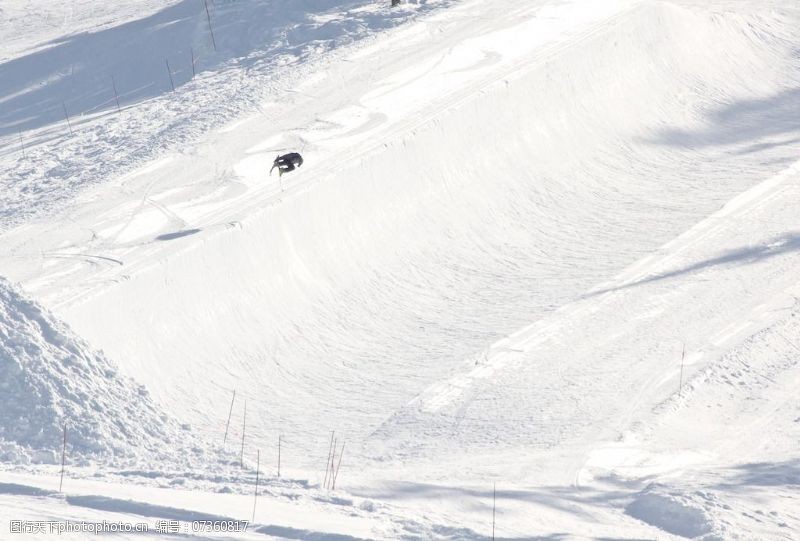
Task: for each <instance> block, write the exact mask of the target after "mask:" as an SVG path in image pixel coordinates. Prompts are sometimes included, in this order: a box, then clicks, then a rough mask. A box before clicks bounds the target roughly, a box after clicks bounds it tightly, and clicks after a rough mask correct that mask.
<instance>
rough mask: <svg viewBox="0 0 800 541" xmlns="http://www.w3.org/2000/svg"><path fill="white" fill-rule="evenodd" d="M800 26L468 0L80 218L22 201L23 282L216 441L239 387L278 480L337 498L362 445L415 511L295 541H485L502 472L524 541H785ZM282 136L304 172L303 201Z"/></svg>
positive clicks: (268, 106)
mask: <svg viewBox="0 0 800 541" xmlns="http://www.w3.org/2000/svg"><path fill="white" fill-rule="evenodd" d="M339 7H341V6H339ZM332 9H333V8H332ZM351 18H352V16H351ZM798 21H800V13H799V12H798V9H797V6H794V5H793V4H792V3H791V2H781V1H778V0H775V1H770V2H767V3H763V4H762V3H760V4H759V5H758V6H753V5H749V4H747V3H745V2H736V1H728V0H719V1H713V2H690V1H688V0H686V1H677V2H658V1H633V0H631V1H627V0H620V1H614V2H604V3H596V2H584V1H579V0H574V1H568V2H558V3H551V2H547V1H541V2H519V1H514V0H496V1H494V2H487V1H484V0H472V1H465V2H461V3H458V4H454V5H452V6H449V7H448V8H447V9H445V10H441V11H437V12H433V13H430V14H428V15H425V16H423V17H420V18H418V19H415V20H414V21H413V22H410V23H409V24H408V25H405V26H401V27H399V28H397V29H394V30H392V31H389V32H386V33H385V34H382V35H380V36H378V37H376V38H375V39H374V40H371V41H368V42H361V43H359V44H357V45H356V46H354V47H345V48H341V49H338V50H337V53H336V54H335V55H332V56H331V57H330V58H328V59H326V60H325V61H317V60H315V59H314V58H313V55H311V56H309V57H308V58H306V61H305V62H303V63H302V68H298V69H301V70H303V73H304V74H312V73H313V74H314V76H311V77H304V80H303V81H302V82H301V81H300V80H299V79H287V80H291V81H292V82H291V84H290V85H287V87H286V88H284V89H282V90H281V89H278V88H276V91H275V92H274V94H273V95H272V96H271V97H270V99H269V101H260V100H261V98H263V97H264V96H263V95H261V94H259V95H258V96H259V98H258V100H256V101H258V105H259V112H258V113H257V114H254V115H251V116H248V115H242V116H241V117H240V118H239V119H238V120H237V121H236V122H233V123H231V124H229V125H227V126H225V127H224V128H221V129H218V130H212V131H209V132H207V133H205V134H204V135H202V136H199V135H197V139H196V140H193V141H194V142H193V144H192V145H191V146H188V147H187V148H186V149H185V150H183V151H182V152H180V153H167V154H163V155H162V158H161V159H159V160H155V161H148V163H147V164H146V165H145V166H143V167H141V168H139V169H137V170H134V171H130V172H128V173H126V174H123V175H121V176H114V177H113V178H107V177H106V176H105V175H99V174H98V173H99V171H104V172H108V173H113V172H114V171H117V169H115V168H114V167H115V166H114V165H113V164H112V165H111V166H108V165H107V164H102V165H99V166H98V167H99V168H100V169H98V170H95V171H90V172H89V173H88V175H87V180H85V181H84V180H82V179H78V180H77V181H76V185H75V189H71V190H69V191H68V193H67V194H66V197H65V200H64V201H62V202H61V203H60V205H62V207H61V208H63V210H62V211H60V212H58V213H55V214H53V213H50V214H47V213H46V211H47V209H50V210H52V207H50V206H49V202H48V201H50V200H51V198H50V196H49V195H47V194H46V193H44V192H41V191H40V190H38V189H37V190H35V191H34V194H33V195H32V196H31V197H30V198H28V197H26V196H24V195H20V196H19V199H18V201H19V205H21V206H22V207H24V208H25V209H26V210H24V211H23V214H24V213H26V212H27V211H28V210H31V211H32V212H31V214H30V215H28V214H25V216H32V215H38V216H41V218H40V219H28V218H24V220H23V221H25V222H26V223H25V224H24V225H22V226H20V227H16V228H13V229H10V230H9V231H7V232H6V233H4V234H3V235H2V236H1V237H0V242H1V243H2V247H3V249H2V253H1V254H0V265H1V266H2V268H3V272H4V273H5V274H7V275H8V276H9V277H11V278H12V279H13V280H15V281H19V282H21V283H22V284H23V286H24V287H25V288H26V290H28V291H30V292H31V293H32V294H33V295H34V296H35V297H36V298H37V299H40V300H41V302H43V303H45V304H46V305H47V306H48V307H50V308H51V309H52V310H54V311H55V313H56V314H58V316H59V317H61V318H63V319H64V320H66V321H67V322H68V323H69V324H70V325H71V326H72V327H73V328H74V329H76V330H77V332H78V333H79V334H80V335H81V336H82V337H84V338H86V339H87V340H89V342H90V343H91V344H92V345H93V346H95V347H101V348H102V349H103V350H104V351H105V352H107V354H108V355H109V356H110V357H111V358H112V359H114V360H115V361H116V362H117V363H118V364H119V366H120V370H121V372H123V373H124V374H125V376H126V377H132V378H134V379H135V380H136V381H138V382H140V383H141V384H143V385H144V386H145V387H146V388H147V389H148V391H149V392H150V393H152V396H153V397H154V399H155V401H156V403H158V404H159V406H161V407H163V408H164V409H165V410H167V411H170V412H171V413H173V414H174V415H175V416H176V417H178V418H180V419H181V420H183V421H186V422H190V423H191V424H192V425H193V426H195V427H197V429H198V430H199V432H200V433H201V434H203V435H205V436H207V437H208V438H209V439H210V441H215V442H217V441H219V440H220V439H221V435H222V433H223V432H224V431H225V425H226V419H227V416H228V411H229V410H228V408H229V407H230V404H231V402H230V401H231V395H232V393H233V391H234V390H235V391H236V397H237V400H236V401H235V402H234V404H233V415H234V418H235V419H236V422H235V423H234V428H233V429H232V433H231V436H230V438H231V439H232V440H233V441H236V442H237V444H236V447H237V450H238V442H239V441H240V438H241V439H242V440H243V441H245V443H246V445H245V447H244V449H245V457H246V462H247V463H248V464H249V465H250V467H252V466H253V464H252V463H253V459H254V455H255V452H256V450H258V449H261V450H266V449H268V450H270V451H269V452H270V454H272V453H273V451H274V446H275V440H276V439H277V436H278V435H282V436H283V438H284V439H283V442H284V447H283V449H284V453H285V454H284V460H288V461H289V462H290V463H291V464H292V465H293V467H295V468H296V469H297V471H296V472H295V473H296V474H297V475H296V477H302V478H307V479H308V480H309V486H314V485H316V484H317V483H319V482H321V481H322V476H323V473H322V471H320V470H321V465H322V464H324V462H325V456H326V452H327V450H328V445H329V443H328V441H329V438H330V431H331V430H335V431H336V436H337V438H338V440H339V442H340V443H341V442H342V441H344V442H345V443H346V444H347V451H346V454H345V459H346V461H345V468H346V471H345V474H346V477H344V479H346V480H344V481H342V486H343V487H344V488H345V489H346V490H347V491H348V492H349V493H350V495H345V496H343V497H344V498H353V497H355V498H366V499H368V500H370V501H377V502H381V505H386V506H389V507H387V508H386V509H390V510H386V509H384V508H382V513H383V511H386V514H385V515H384V514H382V513H380V514H379V515H380V516H378V517H377V518H376V520H377V523H378V526H376V527H375V528H376V529H372V530H369V529H368V530H362V529H359V528H361V526H355V525H354V526H352V528H353V529H352V530H349V528H348V527H345V528H344V529H342V528H341V527H340V526H341V524H342V523H341V522H337V521H338V520H339V519H338V518H331V519H330V520H329V521H328V522H325V521H323V522H324V524H322V525H319V526H318V527H315V528H314V529H309V528H304V527H303V523H302V522H303V519H302V517H300V518H297V517H296V518H294V519H293V520H289V519H288V518H287V521H286V522H284V523H283V524H282V525H280V528H277V529H276V528H273V529H267V530H265V531H264V532H263V533H266V534H268V535H274V536H276V537H286V538H291V537H294V538H303V537H310V536H312V535H315V536H319V537H320V538H323V539H324V538H325V536H329V537H330V538H334V539H335V538H337V537H336V536H337V535H339V536H341V535H352V536H353V537H356V538H358V537H370V538H372V537H374V538H410V539H415V538H437V537H438V538H446V539H460V538H487V537H488V536H489V535H490V529H489V527H490V523H488V522H487V516H489V515H490V513H491V505H492V492H491V484H492V483H497V485H498V488H499V493H498V498H499V504H500V508H501V513H500V519H501V520H500V524H499V526H500V530H499V532H500V535H501V536H504V537H507V538H522V539H527V538H531V537H534V536H551V537H553V538H558V537H559V536H567V537H568V536H578V537H595V538H602V537H606V538H607V537H620V536H625V537H632V536H633V537H640V538H641V537H646V538H653V537H658V538H670V536H683V537H695V538H704V539H708V540H710V539H714V538H725V539H727V538H743V539H748V538H753V537H756V538H784V539H791V538H793V537H796V535H797V532H798V531H800V517H798V515H797V512H796V511H795V509H796V503H797V497H796V495H795V493H796V492H797V490H796V489H797V486H798V484H800V479H798V469H797V459H798V457H797V454H796V441H797V436H798V429H799V427H800V423H798V420H797V419H798V411H797V405H796V401H795V400H794V399H793V396H794V393H793V389H795V388H796V384H797V382H798V369H797V358H798V357H797V352H798V350H797V349H796V344H800V335H798V328H797V326H796V322H795V321H794V320H795V319H796V317H795V315H794V314H795V313H796V312H797V304H796V296H797V282H796V279H795V277H794V276H795V273H793V272H792V271H793V269H795V268H796V265H797V263H798V260H797V258H798V251H797V247H798V246H800V244H799V243H798V240H797V239H798V237H797V235H798V231H800V224H799V223H798V218H797V214H796V212H795V203H796V201H797V200H798V193H797V190H798V188H797V186H798V180H800V166H798V161H797V160H798V158H800V152H799V151H800V133H798V132H799V129H798V126H797V124H796V122H795V118H796V116H797V112H798V111H800V94H798V92H797V88H798V82H800V71H798V68H800V60H799V59H798V57H797V50H798V45H800V44H798V42H797V35H796V31H795V30H796V28H797V23H798ZM350 24H351V23H350V22H349V21H344V22H342V23H341V25H340V26H339V27H337V28H339V29H340V30H341V29H342V28H344V29H347V28H349V25H350ZM376 24H377V25H378V27H380V26H381V24H383V23H376ZM323 26H324V25H323ZM240 30H241V28H240ZM338 32H339V31H337V32H335V36H334V42H336V40H337V39H338V37H340V34H339V33H338ZM345 33H349V31H345ZM259 39H260V38H259ZM245 41H247V40H245ZM255 41H258V40H255ZM306 45H307V44H304V45H302V46H301V47H300V50H306V49H305V47H306ZM279 50H284V49H279ZM302 56H303V55H302V54H301V53H298V57H302ZM276 69H277V68H276ZM230 73H231V72H229V71H225V70H219V72H218V76H219V77H222V78H226V77H228V76H229V75H230ZM264 73H267V72H264ZM270 73H272V74H275V75H277V74H279V73H280V74H283V73H284V72H283V71H275V72H270ZM215 77H216V76H215ZM227 82H229V83H230V85H231V86H230V88H231V89H234V88H239V87H238V86H237V85H238V83H236V82H231V81H230V80H229V79H228V80H227ZM192 84H195V83H190V84H189V85H187V87H185V88H187V89H188V87H189V86H190V85H192ZM214 89H215V87H214V82H213V81H212V80H209V81H197V84H196V87H194V90H192V92H197V93H199V94H202V95H203V96H204V99H206V98H208V99H210V97H211V96H212V95H213V92H214V91H215V90H214ZM289 90H291V91H289ZM183 91H186V92H189V90H185V89H184V90H182V91H181V92H183ZM176 94H177V95H176V96H175V97H174V98H170V96H167V95H165V96H161V97H159V98H158V100H165V103H167V102H168V103H171V104H173V103H175V102H174V101H172V100H180V99H182V98H181V97H180V96H188V94H186V95H184V94H180V92H178V93H176ZM236 103H238V102H235V103H234V105H233V109H234V110H235V111H238V112H241V111H242V110H241V109H236V107H238V105H236ZM148 107H149V105H148V103H142V104H140V105H137V106H136V107H135V108H132V109H131V111H130V113H129V114H130V115H131V117H132V118H135V119H136V120H137V121H139V122H142V125H143V126H147V127H149V128H153V131H152V132H151V130H150V129H149V128H148V129H147V130H144V131H145V132H146V133H147V134H148V135H147V136H148V137H150V136H151V135H152V134H154V133H156V134H157V130H158V124H157V122H156V121H154V120H153V118H152V117H151V116H149V115H150V114H151V113H150V109H149V108H148ZM232 115H233V113H232ZM217 118H222V117H217ZM211 125H213V122H209V123H205V121H202V122H200V123H199V124H197V125H196V127H198V129H200V130H201V131H204V130H206V129H207V128H208V127H209V126H211ZM96 126H97V129H101V128H100V127H99V126H100V124H99V123H98V124H97V125H96ZM102 129H103V130H105V129H106V128H102ZM92 133H98V132H91V131H90V130H89V129H86V130H84V131H81V132H80V133H78V134H77V135H76V136H75V137H74V139H73V142H72V143H70V144H71V145H77V146H75V147H65V148H64V150H63V151H64V152H66V153H67V154H68V155H69V157H70V158H69V159H70V160H72V159H75V160H86V159H87V156H86V155H85V154H80V153H76V152H75V149H76V148H88V146H89V145H90V144H92V137H94V135H91V134H92ZM103 133H106V132H103ZM114 133H120V132H114ZM153 136H154V137H155V138H156V140H159V141H161V140H162V138H161V136H159V135H153ZM102 137H106V136H105V135H103V136H102ZM136 137H138V135H130V134H129V135H126V136H125V139H123V140H124V141H126V142H128V141H131V142H132V141H134V140H135V138H136ZM45 139H46V138H45ZM103 141H104V142H105V141H106V139H103ZM41 144H42V147H41V148H42V149H47V148H49V147H48V145H50V144H51V143H49V142H47V140H43V142H42V143H41ZM133 146H135V145H133ZM284 149H296V150H300V151H302V152H303V154H304V156H305V158H306V163H305V164H304V166H303V168H301V169H300V170H299V171H297V172H295V173H292V174H291V175H289V176H286V177H284V178H283V179H282V181H279V180H278V179H277V178H275V177H272V178H270V177H268V176H267V174H266V172H267V170H268V168H269V164H270V163H271V161H272V159H273V158H274V156H275V154H276V153H277V152H279V151H281V150H284ZM144 154H145V158H149V157H150V156H152V154H149V153H148V152H145V153H144ZM7 156H8V155H6V156H5V157H4V158H3V159H4V160H7V159H8V158H7ZM127 156H128V157H130V159H131V160H132V161H131V162H130V163H138V160H140V159H142V158H141V157H137V156H133V154H127ZM126 159H127V158H126ZM38 160H39V158H38V157H35V158H34V159H33V163H42V162H39V161H38ZM92 160H94V158H92ZM4 163H6V162H4ZM74 163H77V162H74ZM74 163H73V165H70V166H69V167H68V168H67V170H68V171H71V170H74V168H75V165H74ZM98 163H99V162H98ZM11 171H12V177H11V178H27V177H25V173H20V172H19V171H18V170H11ZM20 175H21V176H20ZM38 175H39V173H37V174H35V175H32V176H31V177H30V178H34V177H37V176H38ZM44 178H51V177H50V176H49V175H45V176H44ZM36 182H39V181H38V180H37V181H36ZM20 193H21V194H24V192H20ZM40 198H41V199H40ZM40 201H45V202H47V203H42V204H41V205H40ZM12 214H13V216H12V218H13V219H12V222H15V221H16V220H17V219H18V218H19V216H18V213H17V212H13V213H12ZM15 223H16V222H15ZM245 399H246V401H247V402H246V403H247V406H246V408H247V416H246V418H247V420H248V423H249V424H248V425H247V434H246V438H245V437H244V434H242V432H241V429H240V424H239V423H240V422H241V421H243V417H244V400H245ZM229 448H231V445H230V444H229ZM262 456H263V455H262ZM151 466H152V467H154V468H155V467H156V464H155V463H154V464H151ZM25 482H27V483H31V482H32V481H30V480H27V481H25ZM110 482H111V483H113V482H115V481H113V480H112V481H110ZM206 482H207V484H206V485H204V486H203V487H197V488H200V489H203V490H205V491H207V493H206V495H205V496H203V498H202V500H203V501H202V502H201V503H199V504H198V505H199V506H200V507H202V508H204V509H205V510H208V509H213V506H214V503H213V501H214V496H213V491H214V490H216V487H215V485H214V483H213V482H212V481H206ZM271 482H272V481H270V483H271ZM92 490H98V491H99V490H109V491H113V490H115V489H113V488H107V489H101V488H94V489H92ZM301 490H305V488H303V489H301ZM312 490H317V489H312ZM89 495H91V496H98V494H96V493H92V494H89ZM17 496H18V495H14V497H13V498H11V500H12V501H13V502H17V501H18V498H17ZM273 496H275V497H276V498H278V496H277V495H275V494H273ZM170 497H173V496H170ZM280 497H283V496H280ZM338 497H339V496H334V498H338ZM347 501H348V502H349V503H347V504H343V509H344V512H345V513H347V512H349V511H350V510H351V509H352V507H354V506H355V504H353V503H352V502H353V501H355V500H347ZM15 505H16V504H15ZM369 505H372V504H368V506H369ZM124 508H125V509H128V510H134V511H132V513H133V514H139V515H141V514H142V513H141V511H142V507H141V506H130V505H129V506H128V507H124ZM137 509H138V511H140V512H136V511H135V510H137ZM302 509H304V510H305V512H306V513H307V514H308V515H309V516H310V515H313V513H314V511H313V508H312V507H302ZM389 515H391V517H390V516H389ZM287 516H288V515H287ZM409 517H415V519H417V521H416V522H414V521H411V520H410V519H409ZM326 520H327V519H326ZM337 524H338V526H335V525H337ZM456 525H458V527H456ZM281 528H283V529H281ZM365 532H369V533H365ZM339 538H341V537H339ZM344 538H347V537H344Z"/></svg>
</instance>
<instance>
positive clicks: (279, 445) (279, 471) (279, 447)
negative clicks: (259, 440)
mask: <svg viewBox="0 0 800 541" xmlns="http://www.w3.org/2000/svg"><path fill="white" fill-rule="evenodd" d="M280 476H281V437H280V436H278V477H280Z"/></svg>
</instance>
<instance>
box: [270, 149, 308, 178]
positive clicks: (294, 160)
mask: <svg viewBox="0 0 800 541" xmlns="http://www.w3.org/2000/svg"><path fill="white" fill-rule="evenodd" d="M301 165H303V157H302V156H301V155H300V154H298V153H297V152H290V153H289V154H284V155H283V156H278V157H277V158H275V161H274V162H272V169H275V168H276V167H277V168H278V175H280V176H282V175H283V174H284V173H288V172H289V171H294V170H295V169H296V168H298V167H300V166H301ZM272 169H270V170H269V174H270V175H271V174H272Z"/></svg>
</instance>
